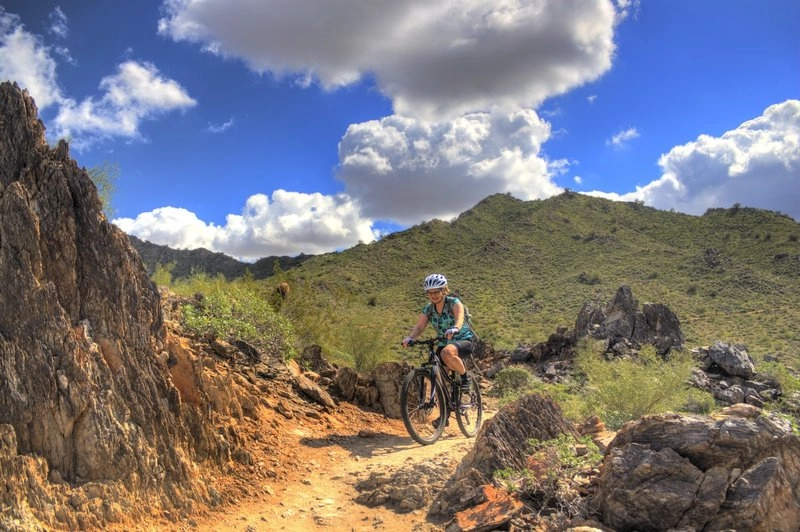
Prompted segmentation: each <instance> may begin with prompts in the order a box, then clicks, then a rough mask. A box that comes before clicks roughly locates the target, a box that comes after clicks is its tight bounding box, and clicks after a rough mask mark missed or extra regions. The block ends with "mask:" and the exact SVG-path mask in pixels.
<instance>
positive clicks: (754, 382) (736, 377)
mask: <svg viewBox="0 0 800 532" xmlns="http://www.w3.org/2000/svg"><path fill="white" fill-rule="evenodd" d="M692 353H693V355H694V357H695V359H696V360H697V362H698V367H697V368H696V369H695V370H694V373H693V375H692V379H691V382H692V384H693V385H694V386H696V387H697V388H700V389H702V390H705V391H707V392H709V393H710V394H711V395H712V396H713V397H714V399H715V400H716V402H717V403H718V404H721V405H724V406H731V405H735V404H739V403H747V404H750V405H753V406H757V407H763V406H764V405H765V403H766V402H768V401H774V400H776V399H778V398H780V397H781V396H782V395H783V392H782V390H781V386H780V384H779V383H777V382H775V381H774V380H773V379H770V378H768V377H765V376H761V375H758V373H757V372H756V365H755V362H754V361H753V359H752V358H751V357H750V355H749V354H748V352H747V349H746V348H745V347H744V346H741V345H731V344H727V343H724V342H721V341H719V340H717V341H716V342H714V344H713V345H712V346H710V347H700V348H697V349H693V350H692Z"/></svg>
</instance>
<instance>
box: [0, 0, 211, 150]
mask: <svg viewBox="0 0 800 532" xmlns="http://www.w3.org/2000/svg"><path fill="white" fill-rule="evenodd" d="M50 23H51V25H50V27H49V28H48V31H49V32H50V33H51V34H52V35H54V36H55V37H56V38H59V39H63V38H64V37H66V36H67V35H68V33H69V26H68V19H67V17H66V15H65V14H64V12H63V11H62V10H61V9H60V8H56V9H55V10H54V11H53V12H52V13H51V14H50ZM54 54H55V55H58V56H60V57H62V58H64V59H65V60H66V61H68V62H70V63H74V59H73V58H72V57H71V56H70V53H69V50H68V49H67V48H65V47H63V46H59V47H55V48H51V47H49V46H47V45H45V43H44V40H43V39H42V37H41V36H38V35H34V34H32V33H30V32H28V31H27V30H26V29H25V26H24V25H23V24H22V22H21V21H20V19H19V17H18V16H17V15H14V14H11V13H7V12H6V11H5V10H3V8H2V6H0V79H4V80H5V79H8V80H14V81H16V82H17V83H18V84H19V86H20V87H21V88H23V89H27V91H28V93H29V94H30V95H31V97H32V98H33V99H34V100H35V101H36V105H37V107H38V108H39V109H46V108H49V107H55V108H56V109H57V114H56V117H55V119H54V120H53V124H52V126H53V130H52V131H53V135H54V136H55V137H56V138H59V137H69V138H71V145H72V146H73V147H75V148H76V149H77V150H79V151H80V150H82V149H84V148H87V147H89V146H90V145H92V144H93V143H95V142H97V141H98V140H100V139H106V138H111V137H122V138H128V139H136V138H140V132H139V130H140V127H141V124H142V122H143V121H144V120H149V119H153V118H155V117H156V116H158V115H160V114H163V113H166V112H169V111H173V110H177V109H186V108H189V107H192V106H194V105H196V104H197V102H196V101H195V100H194V99H193V98H192V97H191V96H189V94H188V92H187V91H186V89H184V88H183V87H182V86H181V85H180V84H179V83H178V82H176V81H174V80H172V79H169V78H167V77H165V76H164V75H163V74H161V72H159V70H158V68H157V67H156V66H155V65H153V64H152V63H148V62H137V61H125V62H123V63H121V64H120V65H118V67H117V72H116V73H114V74H112V75H109V76H106V77H104V78H103V79H102V80H101V81H100V84H99V89H100V91H101V95H100V97H99V98H93V97H89V98H85V99H84V100H82V101H80V102H78V101H76V100H74V99H72V98H68V97H66V96H65V95H64V94H63V92H62V90H61V88H60V87H59V85H58V82H57V73H56V70H57V66H58V64H57V61H56V60H55V58H54Z"/></svg>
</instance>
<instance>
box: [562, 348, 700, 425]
mask: <svg viewBox="0 0 800 532" xmlns="http://www.w3.org/2000/svg"><path fill="white" fill-rule="evenodd" d="M604 349H605V343H604V342H596V341H588V340H584V341H583V342H582V343H581V344H580V346H579V348H578V355H577V358H576V367H577V369H578V371H579V373H580V374H582V375H583V376H584V378H585V397H586V401H587V405H588V406H589V408H590V409H592V410H593V411H594V412H596V413H597V414H598V415H599V416H600V417H601V418H602V419H603V421H604V422H605V424H606V426H608V427H609V428H611V429H618V428H620V427H621V426H622V425H623V424H625V423H626V422H628V421H631V420H634V419H639V418H640V417H642V416H644V415H647V414H657V413H662V412H666V411H685V409H686V407H687V405H689V404H690V403H693V404H694V403H697V402H698V400H697V397H698V396H697V391H692V390H690V388H689V384H688V381H689V377H690V376H691V371H692V367H693V360H692V357H691V355H690V353H688V352H673V353H672V354H671V356H670V359H669V360H664V359H663V358H661V357H660V356H659V355H658V354H657V353H656V351H655V349H654V348H653V347H652V346H644V347H643V348H642V349H641V351H640V352H639V354H638V356H636V357H628V358H616V359H613V360H607V359H606V357H605V355H604Z"/></svg>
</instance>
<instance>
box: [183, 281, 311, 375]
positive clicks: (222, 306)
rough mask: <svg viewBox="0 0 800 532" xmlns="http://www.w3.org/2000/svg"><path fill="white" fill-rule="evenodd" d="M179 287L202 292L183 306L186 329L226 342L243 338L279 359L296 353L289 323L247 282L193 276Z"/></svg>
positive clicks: (291, 356) (287, 357) (254, 286)
mask: <svg viewBox="0 0 800 532" xmlns="http://www.w3.org/2000/svg"><path fill="white" fill-rule="evenodd" d="M183 288H184V289H189V288H200V289H199V290H193V291H192V293H196V294H197V293H199V294H202V297H200V298H199V300H198V301H197V302H195V303H193V304H189V305H185V306H184V307H183V321H184V325H185V326H186V327H187V328H188V329H189V330H192V331H194V332H195V333H196V334H199V335H203V336H207V337H212V338H221V339H223V340H227V341H232V340H243V341H245V342H247V343H249V344H251V345H253V346H255V347H257V348H259V349H261V350H262V351H265V352H266V353H267V354H269V355H271V356H278V357H281V358H283V359H289V358H293V357H294V356H295V355H296V341H295V337H294V332H293V330H292V327H291V325H290V324H289V322H288V321H287V320H286V319H285V318H284V317H283V316H281V315H280V314H278V313H277V312H276V311H275V309H274V308H273V307H272V305H271V304H270V303H269V301H268V300H267V299H266V298H264V297H263V296H262V294H260V293H259V291H258V290H257V287H256V285H255V284H253V283H252V282H251V281H249V280H240V281H225V280H224V279H223V278H221V277H217V278H209V277H208V276H205V275H197V276H193V277H192V278H190V279H189V280H187V281H185V284H184V286H183Z"/></svg>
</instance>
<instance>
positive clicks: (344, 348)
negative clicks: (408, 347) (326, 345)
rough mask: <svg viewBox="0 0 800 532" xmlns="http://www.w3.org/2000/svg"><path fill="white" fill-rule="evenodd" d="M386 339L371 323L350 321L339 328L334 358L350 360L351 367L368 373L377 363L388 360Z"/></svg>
mask: <svg viewBox="0 0 800 532" xmlns="http://www.w3.org/2000/svg"><path fill="white" fill-rule="evenodd" d="M387 344H388V339H387V338H385V337H384V335H382V334H380V333H379V331H377V330H376V329H375V327H374V326H373V325H372V324H371V323H358V322H356V321H351V322H349V323H348V324H347V326H345V327H344V328H342V329H341V331H340V341H339V346H338V349H337V351H336V356H335V358H338V359H339V361H340V362H341V361H342V360H345V361H351V362H352V364H351V365H352V367H353V368H354V369H355V370H356V371H358V372H361V373H369V372H370V371H372V370H373V369H375V366H377V365H378V364H379V363H381V362H384V361H385V360H388V353H387V348H386V346H387Z"/></svg>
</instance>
